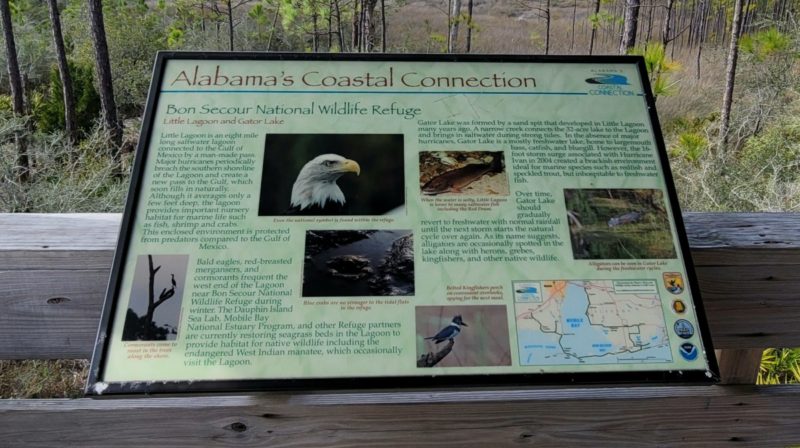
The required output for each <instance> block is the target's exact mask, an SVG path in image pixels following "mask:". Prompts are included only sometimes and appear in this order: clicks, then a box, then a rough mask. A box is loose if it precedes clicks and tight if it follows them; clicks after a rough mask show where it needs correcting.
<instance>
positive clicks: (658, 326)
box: [514, 280, 672, 366]
mask: <svg viewBox="0 0 800 448" xmlns="http://www.w3.org/2000/svg"><path fill="white" fill-rule="evenodd" d="M657 288H658V285H657V283H656V282H655V281H651V280H591V281H588V280H587V281H581V280H578V281H575V280H544V281H526V282H515V283H514V306H515V310H516V316H517V319H516V320H517V340H518V343H519V355H520V364H521V365H523V366H530V365H561V364H624V363H629V364H636V363H658V362H671V361H672V352H671V350H670V347H669V337H668V332H667V328H666V325H665V322H664V312H663V310H662V307H661V299H660V298H659V295H658V289H657Z"/></svg>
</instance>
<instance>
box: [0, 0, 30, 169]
mask: <svg viewBox="0 0 800 448" xmlns="http://www.w3.org/2000/svg"><path fill="white" fill-rule="evenodd" d="M0 15H2V21H3V37H4V38H5V42H6V61H7V64H6V65H8V79H9V82H10V84H11V106H12V110H13V112H14V115H15V116H17V117H22V116H23V115H24V114H25V103H24V101H23V99H22V77H21V76H20V74H19V61H18V60H17V44H16V42H15V41H14V29H13V27H12V24H11V8H10V6H9V4H8V0H0ZM14 140H15V143H16V146H17V162H16V166H15V169H14V171H15V176H16V178H17V180H18V181H20V182H25V181H27V180H28V179H29V176H30V163H29V161H28V148H27V147H26V142H25V136H24V135H23V134H22V132H21V131H17V132H15V133H14Z"/></svg>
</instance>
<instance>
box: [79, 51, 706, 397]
mask: <svg viewBox="0 0 800 448" xmlns="http://www.w3.org/2000/svg"><path fill="white" fill-rule="evenodd" d="M96 347H97V348H96V353H95V356H94V359H93V366H92V369H91V372H92V373H91V378H90V381H89V385H88V387H87V390H88V392H89V393H90V394H103V393H125V392H174V391H230V390H254V389H268V388H285V387H301V388H304V387H317V388H318V387H374V386H381V387H398V386H430V385H444V384H447V385H450V384H490V383H491V384H508V383H519V384H539V383H565V382H570V383H572V382H604V381H614V382H619V381H631V382H632V381H659V382H668V381H669V382H712V381H714V380H715V379H716V377H717V373H716V372H717V366H716V361H715V360H714V356H713V350H712V348H711V344H710V340H709V338H708V328H707V325H706V322H705V317H704V314H703V310H702V306H701V303H700V296H699V295H698V289H697V281H696V279H695V276H694V273H693V268H692V264H691V260H690V257H689V251H688V245H687V240H686V235H685V232H684V229H683V223H682V220H681V215H680V212H679V209H678V205H677V202H676V195H675V191H674V187H673V185H672V180H671V177H670V172H669V165H668V163H667V157H666V153H665V149H664V144H663V141H662V137H661V134H660V131H659V127H658V121H657V116H656V114H655V109H654V102H653V99H652V97H651V95H650V90H649V85H648V81H647V77H646V73H645V71H644V64H643V60H642V59H641V58H638V57H594V58H583V57H582V58H573V57H550V58H535V57H515V56H496V57H489V56H463V55H458V56H455V55H454V56H391V55H384V56H373V57H370V56H366V55H300V54H255V53H218V54H208V53H203V54H199V53H160V54H159V55H158V58H157V61H156V66H155V72H154V79H153V83H152V85H151V91H150V96H149V99H148V103H147V110H146V113H145V119H144V123H143V128H142V133H141V141H140V144H139V148H138V152H137V156H136V161H135V167H134V173H133V180H132V186H131V191H130V194H129V198H128V204H127V208H126V211H125V215H124V220H123V225H122V230H121V234H120V240H119V246H118V249H117V253H116V256H115V261H114V268H113V272H112V276H111V280H110V286H109V290H108V295H107V301H106V306H105V308H104V311H103V317H102V322H101V327H100V330H99V332H98V341H97V345H96Z"/></svg>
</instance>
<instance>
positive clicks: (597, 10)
mask: <svg viewBox="0 0 800 448" xmlns="http://www.w3.org/2000/svg"><path fill="white" fill-rule="evenodd" d="M599 13H600V0H594V17H597V15H598V14H599ZM596 35H597V26H596V25H595V24H594V23H593V24H592V35H591V36H590V37H589V56H591V55H592V51H593V50H594V38H595V36H596Z"/></svg>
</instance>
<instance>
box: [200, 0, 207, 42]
mask: <svg viewBox="0 0 800 448" xmlns="http://www.w3.org/2000/svg"><path fill="white" fill-rule="evenodd" d="M200 30H201V31H202V32H203V37H205V36H206V2H205V1H202V2H200Z"/></svg>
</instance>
